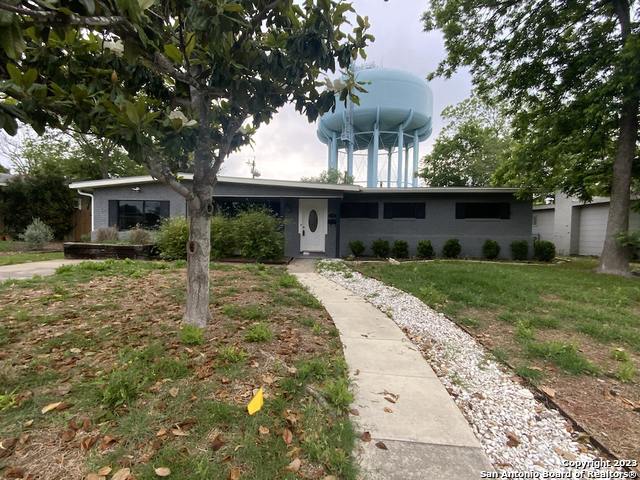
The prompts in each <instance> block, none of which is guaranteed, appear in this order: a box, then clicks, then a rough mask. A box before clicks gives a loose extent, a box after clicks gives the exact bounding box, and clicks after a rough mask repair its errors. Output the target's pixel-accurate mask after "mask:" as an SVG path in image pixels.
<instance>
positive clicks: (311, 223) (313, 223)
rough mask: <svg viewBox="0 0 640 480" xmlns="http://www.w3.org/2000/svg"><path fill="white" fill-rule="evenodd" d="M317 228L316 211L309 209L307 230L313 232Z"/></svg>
mask: <svg viewBox="0 0 640 480" xmlns="http://www.w3.org/2000/svg"><path fill="white" fill-rule="evenodd" d="M317 229H318V212H316V211H315V210H311V211H310V212H309V230H311V231H312V232H315V231H316V230H317Z"/></svg>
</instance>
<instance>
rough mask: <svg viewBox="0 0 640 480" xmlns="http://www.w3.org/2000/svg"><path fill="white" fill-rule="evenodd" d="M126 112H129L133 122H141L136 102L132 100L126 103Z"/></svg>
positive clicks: (136, 123)
mask: <svg viewBox="0 0 640 480" xmlns="http://www.w3.org/2000/svg"><path fill="white" fill-rule="evenodd" d="M125 113H126V114H127V118H128V119H129V121H130V122H131V123H133V124H135V125H138V124H139V123H140V117H139V116H138V109H137V108H136V105H135V104H133V103H131V102H127V103H126V105H125Z"/></svg>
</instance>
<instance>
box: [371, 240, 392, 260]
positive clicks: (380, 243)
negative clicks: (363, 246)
mask: <svg viewBox="0 0 640 480" xmlns="http://www.w3.org/2000/svg"><path fill="white" fill-rule="evenodd" d="M389 250H390V247H389V242H388V241H387V240H382V239H381V238H379V239H378V240H374V241H373V243H372V244H371V251H372V252H373V254H374V255H375V256H376V257H380V258H384V257H388V256H389Z"/></svg>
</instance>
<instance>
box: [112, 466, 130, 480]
mask: <svg viewBox="0 0 640 480" xmlns="http://www.w3.org/2000/svg"><path fill="white" fill-rule="evenodd" d="M129 475H131V470H129V469H128V468H121V469H120V470H118V471H117V472H116V473H114V474H113V477H111V480H127V478H129Z"/></svg>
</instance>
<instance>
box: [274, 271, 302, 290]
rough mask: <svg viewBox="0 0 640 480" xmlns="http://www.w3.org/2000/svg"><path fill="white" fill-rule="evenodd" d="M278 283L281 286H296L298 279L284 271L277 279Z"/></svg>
mask: <svg viewBox="0 0 640 480" xmlns="http://www.w3.org/2000/svg"><path fill="white" fill-rule="evenodd" d="M278 285H279V286H280V287H282V288H296V287H298V286H299V285H300V284H299V283H298V279H297V278H296V277H294V276H293V275H289V274H288V273H286V274H284V275H282V276H281V277H280V278H279V279H278Z"/></svg>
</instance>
